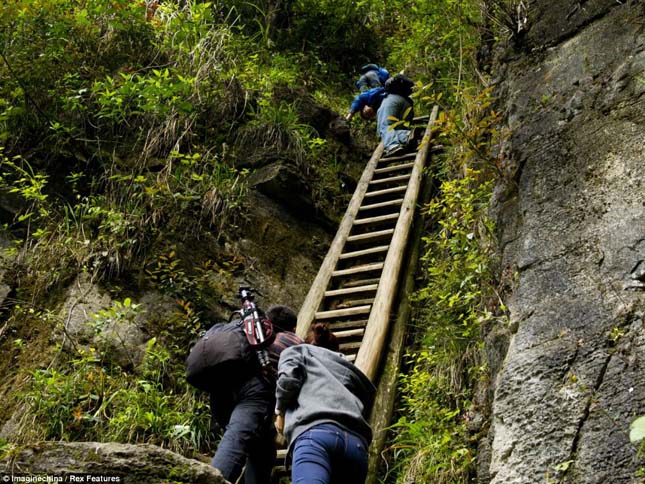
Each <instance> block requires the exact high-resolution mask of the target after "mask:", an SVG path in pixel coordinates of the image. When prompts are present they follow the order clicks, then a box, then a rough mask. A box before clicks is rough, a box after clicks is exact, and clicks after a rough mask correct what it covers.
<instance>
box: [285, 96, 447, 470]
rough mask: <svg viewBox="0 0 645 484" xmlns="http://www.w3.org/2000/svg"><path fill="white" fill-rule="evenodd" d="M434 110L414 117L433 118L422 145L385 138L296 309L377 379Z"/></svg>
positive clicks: (301, 330)
mask: <svg viewBox="0 0 645 484" xmlns="http://www.w3.org/2000/svg"><path fill="white" fill-rule="evenodd" d="M437 113H438V107H435V108H434V109H433V111H432V114H431V115H430V116H429V117H428V116H425V117H421V118H415V119H414V124H415V125H417V124H420V123H422V122H424V121H426V120H427V121H428V124H427V127H426V129H425V133H424V136H423V139H422V142H421V145H420V146H421V147H420V149H419V150H418V151H415V152H408V153H402V154H399V155H396V156H390V157H384V156H383V143H380V144H379V146H378V147H377V148H376V150H375V151H374V153H373V154H372V157H371V158H370V161H369V162H368V163H367V166H366V167H365V170H364V171H363V175H362V176H361V179H360V180H359V182H358V186H357V187H356V190H355V192H354V195H353V196H352V199H351V201H350V203H349V206H348V208H347V211H346V212H345V215H344V217H343V219H342V221H341V223H340V226H339V228H338V232H337V233H336V236H335V237H334V240H333V241H332V243H331V246H330V248H329V251H328V253H327V256H326V257H325V259H324V261H323V263H322V265H321V267H320V270H319V271H318V275H317V276H316V278H315V279H314V282H313V284H312V286H311V288H310V290H309V293H308V294H307V297H306V298H305V301H304V303H303V305H302V307H301V308H300V312H299V314H298V326H297V329H296V332H297V333H298V335H299V336H300V337H302V338H303V339H304V338H305V336H306V335H307V332H308V330H309V327H310V326H311V325H312V324H313V323H314V322H317V321H322V322H326V323H329V326H330V328H331V330H332V331H333V332H334V334H335V335H336V337H337V338H338V340H339V343H340V351H341V352H342V353H344V354H345V355H346V356H347V359H348V360H350V361H353V362H354V363H355V364H356V365H357V366H358V367H359V368H360V369H361V370H362V371H363V372H364V373H365V374H366V375H367V376H368V377H369V378H370V379H371V380H372V381H373V382H376V379H377V376H378V375H377V372H378V368H379V363H380V356H381V354H382V353H384V351H383V348H384V345H385V343H386V338H387V334H388V327H389V322H390V317H391V313H392V310H393V305H394V299H395V297H396V293H397V288H398V281H399V276H400V274H399V273H400V269H401V265H402V262H403V257H404V254H405V248H406V244H407V241H408V236H409V234H410V229H411V226H412V221H413V216H414V212H415V207H416V204H417V201H418V197H419V192H420V189H421V180H422V176H423V169H424V168H425V164H426V160H427V158H428V151H429V146H430V139H431V132H432V127H433V125H434V123H435V121H436V119H437ZM421 128H423V126H421ZM417 129H418V128H417ZM285 454H286V450H285V449H280V450H278V459H277V462H276V466H277V467H276V469H275V471H274V482H277V479H278V478H280V477H281V476H286V469H285V466H284V459H285Z"/></svg>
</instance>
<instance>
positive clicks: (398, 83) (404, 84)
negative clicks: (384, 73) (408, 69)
mask: <svg viewBox="0 0 645 484" xmlns="http://www.w3.org/2000/svg"><path fill="white" fill-rule="evenodd" d="M413 87H414V82H413V81H412V79H410V78H409V77H407V76H404V75H403V74H397V75H396V76H394V77H390V78H389V79H388V80H387V82H386V83H385V92H387V93H390V94H398V95H399V96H403V97H408V96H409V95H410V94H412V88H413Z"/></svg>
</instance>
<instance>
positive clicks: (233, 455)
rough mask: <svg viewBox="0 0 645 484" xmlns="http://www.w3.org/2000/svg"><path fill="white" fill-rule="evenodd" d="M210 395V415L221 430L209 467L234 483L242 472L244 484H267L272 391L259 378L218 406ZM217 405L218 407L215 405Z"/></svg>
mask: <svg viewBox="0 0 645 484" xmlns="http://www.w3.org/2000/svg"><path fill="white" fill-rule="evenodd" d="M217 397H218V396H217V395H216V394H213V395H211V413H212V414H213V417H214V418H215V419H216V420H217V422H218V423H219V424H220V425H221V426H222V427H225V428H226V430H225V431H224V435H223V436H222V440H220V443H219V445H218V447H217V451H216V452H215V456H214V457H213V460H212V465H213V467H215V468H217V469H219V471H220V472H221V473H222V474H223V475H224V477H225V478H226V479H227V480H228V481H230V482H232V483H235V482H236V481H237V479H238V478H239V476H240V474H241V473H242V469H243V467H244V465H245V464H246V470H245V472H244V484H268V483H269V482H270V479H271V470H272V469H273V465H274V464H275V457H276V450H275V429H274V427H273V408H274V406H275V396H274V388H273V387H272V386H271V385H270V384H269V383H267V382H266V381H265V380H263V379H262V378H260V377H252V378H251V379H249V380H247V381H246V382H244V383H243V384H241V385H240V386H239V387H238V388H236V389H235V390H234V391H233V393H232V394H231V395H230V397H229V398H227V397H225V396H224V395H222V401H221V402H218V398H217ZM218 403H220V405H218Z"/></svg>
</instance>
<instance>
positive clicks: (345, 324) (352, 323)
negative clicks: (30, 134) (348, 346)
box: [329, 319, 367, 333]
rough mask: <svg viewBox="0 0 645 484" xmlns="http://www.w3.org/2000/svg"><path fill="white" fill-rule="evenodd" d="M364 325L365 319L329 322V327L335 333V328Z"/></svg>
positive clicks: (365, 324)
mask: <svg viewBox="0 0 645 484" xmlns="http://www.w3.org/2000/svg"><path fill="white" fill-rule="evenodd" d="M365 326H367V319H363V320H359V321H341V322H339V323H330V324H329V329H331V330H332V331H333V332H334V333H335V332H336V330H337V329H347V328H364V327H365Z"/></svg>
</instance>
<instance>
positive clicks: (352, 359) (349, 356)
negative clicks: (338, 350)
mask: <svg viewBox="0 0 645 484" xmlns="http://www.w3.org/2000/svg"><path fill="white" fill-rule="evenodd" d="M345 358H347V361H351V362H352V363H353V362H354V361H356V355H345Z"/></svg>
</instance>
